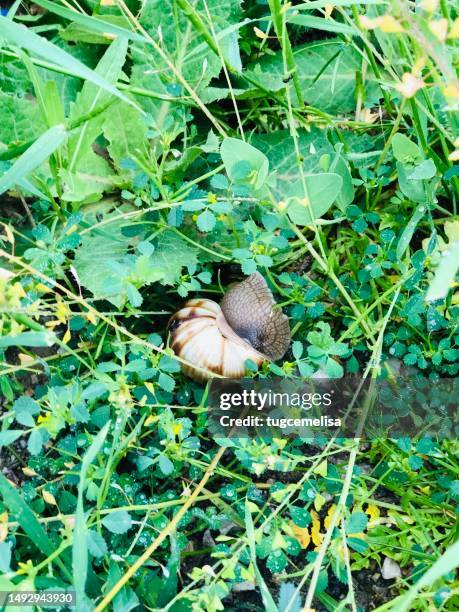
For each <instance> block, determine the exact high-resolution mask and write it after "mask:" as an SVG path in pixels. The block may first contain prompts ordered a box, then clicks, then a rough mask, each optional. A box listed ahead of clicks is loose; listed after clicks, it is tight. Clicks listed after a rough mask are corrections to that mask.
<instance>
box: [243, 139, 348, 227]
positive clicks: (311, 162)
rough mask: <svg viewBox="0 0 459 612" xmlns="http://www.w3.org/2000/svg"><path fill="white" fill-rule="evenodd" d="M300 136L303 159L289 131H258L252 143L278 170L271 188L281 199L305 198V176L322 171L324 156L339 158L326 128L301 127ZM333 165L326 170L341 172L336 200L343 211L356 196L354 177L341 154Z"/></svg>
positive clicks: (300, 149)
mask: <svg viewBox="0 0 459 612" xmlns="http://www.w3.org/2000/svg"><path fill="white" fill-rule="evenodd" d="M297 136H298V138H297V141H298V150H299V153H300V156H301V158H300V159H298V156H297V153H296V147H295V143H294V140H293V138H292V136H291V135H290V133H289V132H288V131H287V130H279V131H277V132H273V133H271V134H255V135H254V136H253V137H252V143H253V144H254V145H255V146H256V147H257V148H258V149H260V150H261V151H263V152H264V154H265V155H266V157H267V158H268V160H269V165H270V167H271V168H272V169H273V170H275V178H276V181H275V183H274V185H273V186H270V189H271V191H272V193H273V195H274V196H275V197H276V198H277V200H278V201H288V199H289V198H290V197H297V198H300V199H303V198H304V195H305V194H304V188H303V180H302V177H303V176H304V177H306V176H307V175H312V174H317V173H323V170H324V168H323V165H322V160H323V158H324V156H329V158H330V159H334V158H336V152H335V150H334V148H333V147H332V145H331V144H330V142H329V141H328V140H327V138H326V137H325V132H324V130H319V129H317V128H312V129H311V130H310V131H309V132H306V130H299V131H298V135H297ZM334 162H335V160H334ZM331 168H332V169H331V170H328V169H327V172H330V173H333V174H338V175H339V176H340V178H341V180H342V187H341V190H340V191H339V194H338V196H337V198H336V203H337V205H338V206H339V207H340V208H341V210H344V209H345V208H346V207H347V206H348V205H349V204H350V203H351V202H352V200H353V198H354V188H353V186H352V177H351V175H350V172H349V168H348V166H347V164H346V162H345V160H344V159H343V157H342V156H341V155H339V156H338V157H337V158H336V163H334V164H333V165H332V166H331ZM318 199H320V196H319V198H318ZM306 214H307V212H306ZM322 214H323V213H322ZM303 217H304V212H303ZM307 217H309V215H308V214H307Z"/></svg>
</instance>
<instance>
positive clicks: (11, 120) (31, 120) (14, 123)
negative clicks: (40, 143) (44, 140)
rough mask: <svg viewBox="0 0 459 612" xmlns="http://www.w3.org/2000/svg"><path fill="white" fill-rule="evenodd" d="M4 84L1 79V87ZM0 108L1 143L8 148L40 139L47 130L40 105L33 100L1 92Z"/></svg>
mask: <svg viewBox="0 0 459 612" xmlns="http://www.w3.org/2000/svg"><path fill="white" fill-rule="evenodd" d="M2 84H3V83H2V80H1V79H0V86H1V85H2ZM0 107H1V109H2V121H1V123H0V142H1V143H3V144H5V145H8V146H10V145H12V144H13V143H16V144H19V143H24V142H27V141H29V140H34V139H35V138H38V137H39V135H40V134H42V133H43V132H44V131H45V130H46V125H45V123H44V121H43V117H42V115H41V113H40V109H39V107H38V104H37V103H36V102H35V101H33V100H31V99H29V98H25V97H21V96H17V95H13V94H9V93H7V92H5V91H0Z"/></svg>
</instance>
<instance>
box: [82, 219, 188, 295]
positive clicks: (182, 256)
mask: <svg viewBox="0 0 459 612" xmlns="http://www.w3.org/2000/svg"><path fill="white" fill-rule="evenodd" d="M126 225H127V223H126V222H125V221H123V220H119V219H118V220H116V221H114V222H113V223H109V224H106V225H104V226H103V227H101V228H96V229H94V231H92V232H90V233H88V234H85V235H84V237H83V240H82V243H81V245H80V247H79V248H78V249H77V251H76V253H75V260H74V267H75V269H76V271H77V274H78V277H79V279H80V282H81V284H82V285H83V287H85V288H86V289H88V290H89V291H91V292H92V294H93V296H94V297H95V298H96V299H107V300H108V301H109V302H111V303H112V304H114V305H115V306H117V307H122V306H123V305H124V304H125V302H126V301H127V299H128V297H129V292H130V293H131V294H132V288H131V289H129V290H128V284H131V285H133V286H134V287H135V288H137V289H139V288H140V287H143V286H145V285H148V284H151V283H154V282H161V283H162V284H164V285H173V284H175V283H176V282H177V281H178V280H179V277H180V274H181V272H182V269H183V268H184V267H185V266H188V265H193V264H194V263H196V262H197V253H196V249H195V248H194V247H192V246H191V245H189V244H188V243H186V242H185V241H184V240H182V239H181V238H180V237H179V236H178V235H177V234H176V233H175V232H170V231H166V232H163V233H162V234H160V236H159V237H158V238H157V240H156V243H155V245H154V246H155V249H154V251H153V252H152V254H151V255H150V256H145V255H141V256H139V257H137V258H135V257H132V256H127V253H128V249H129V248H130V247H131V246H132V245H133V244H135V243H138V242H140V241H141V240H142V237H143V236H142V235H138V236H135V237H129V236H126V235H124V234H123V228H124V227H125V226H126Z"/></svg>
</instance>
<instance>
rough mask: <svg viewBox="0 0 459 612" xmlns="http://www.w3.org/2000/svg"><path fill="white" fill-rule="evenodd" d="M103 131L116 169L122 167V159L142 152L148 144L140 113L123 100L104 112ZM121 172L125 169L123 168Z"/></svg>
mask: <svg viewBox="0 0 459 612" xmlns="http://www.w3.org/2000/svg"><path fill="white" fill-rule="evenodd" d="M103 131H104V136H105V138H106V139H107V140H108V142H109V143H110V144H109V145H108V152H109V153H110V157H111V158H112V160H113V161H114V162H115V165H116V167H117V169H118V170H121V169H122V166H121V162H122V161H123V160H126V159H133V157H134V156H136V157H137V156H138V155H139V154H142V153H143V152H144V149H145V147H146V146H147V144H148V141H147V139H146V131H147V124H146V123H145V121H143V119H142V115H141V113H140V112H139V111H138V110H136V109H135V108H132V106H128V105H127V104H124V103H123V102H118V103H116V104H114V105H112V106H111V107H110V110H109V112H107V113H105V120H104V124H103ZM123 172H124V173H125V172H126V170H124V169H123Z"/></svg>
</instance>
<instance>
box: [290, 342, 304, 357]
mask: <svg viewBox="0 0 459 612" xmlns="http://www.w3.org/2000/svg"><path fill="white" fill-rule="evenodd" d="M292 353H293V356H294V357H295V359H301V355H302V354H303V344H302V343H301V342H299V341H298V340H295V342H294V343H293V344H292Z"/></svg>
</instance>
